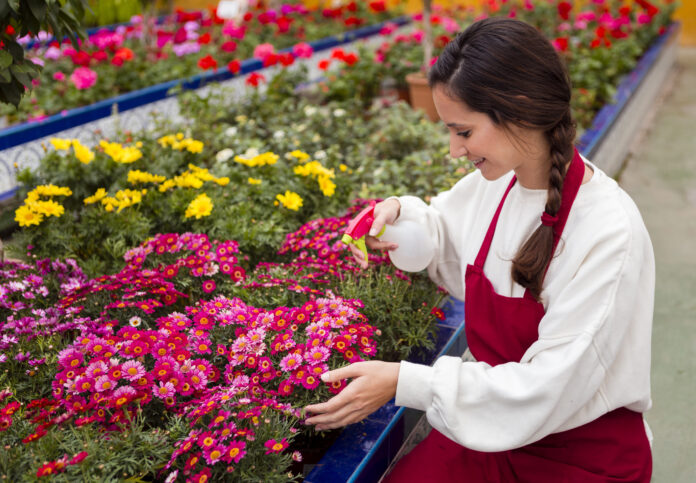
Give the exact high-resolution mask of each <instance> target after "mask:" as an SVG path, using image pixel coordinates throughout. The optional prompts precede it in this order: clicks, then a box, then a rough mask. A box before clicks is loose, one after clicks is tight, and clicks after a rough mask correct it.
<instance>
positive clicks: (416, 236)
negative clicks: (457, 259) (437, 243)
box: [379, 220, 435, 272]
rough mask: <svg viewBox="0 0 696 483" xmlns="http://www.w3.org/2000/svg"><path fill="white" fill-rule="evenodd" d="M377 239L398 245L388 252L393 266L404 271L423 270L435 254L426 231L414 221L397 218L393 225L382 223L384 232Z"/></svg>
mask: <svg viewBox="0 0 696 483" xmlns="http://www.w3.org/2000/svg"><path fill="white" fill-rule="evenodd" d="M379 239H380V240H381V241H388V242H394V243H396V244H397V245H399V247H398V248H396V249H395V250H388V253H389V258H390V259H391V261H392V263H393V264H394V266H395V267H396V268H398V269H399V270H403V271H404V272H420V271H421V270H424V269H425V268H426V267H427V266H428V265H429V264H430V262H431V261H432V259H433V257H434V256H435V247H434V245H433V241H432V240H431V238H430V235H429V234H428V231H427V230H426V229H425V227H424V226H422V225H420V224H418V223H416V222H415V221H411V220H397V221H396V223H394V224H393V225H384V233H383V234H382V235H381V236H380V237H379Z"/></svg>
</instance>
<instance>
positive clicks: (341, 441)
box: [304, 298, 466, 483]
mask: <svg viewBox="0 0 696 483" xmlns="http://www.w3.org/2000/svg"><path fill="white" fill-rule="evenodd" d="M442 310H443V311H444V312H445V320H444V321H442V322H440V323H439V324H438V326H439V331H438V340H437V346H436V349H435V351H433V353H432V354H429V355H428V356H427V357H426V360H415V361H413V362H420V363H424V364H428V365H431V364H432V363H433V362H435V360H436V359H437V358H438V357H440V356H443V355H455V356H459V355H461V354H462V353H463V352H464V350H465V349H466V338H465V336H464V302H462V301H461V300H457V299H454V298H449V299H447V301H446V302H445V304H444V306H443V307H442ZM405 412H406V408H403V407H398V406H395V405H394V400H393V399H392V400H391V401H390V402H389V403H387V404H385V405H384V406H382V407H381V408H380V409H379V410H378V411H376V412H375V413H374V414H372V415H371V416H370V417H368V418H366V419H365V420H364V421H362V422H360V423H356V424H353V425H350V426H348V427H346V428H345V429H344V430H343V432H342V433H341V435H340V436H339V438H338V440H336V441H335V442H334V444H333V445H332V446H331V448H329V450H328V451H327V452H326V454H325V455H324V456H323V458H322V459H321V461H319V463H318V464H317V465H316V467H314V468H313V469H312V471H311V472H310V473H309V474H308V475H307V477H306V478H305V480H304V481H305V482H306V483H320V482H321V483H329V482H330V483H338V482H351V483H352V482H376V481H379V479H380V477H381V476H382V474H383V473H384V472H385V471H386V470H387V468H388V466H389V464H390V463H391V461H392V460H393V458H394V456H396V453H397V452H398V451H399V448H401V445H402V443H403V442H404V438H405V436H406V434H405Z"/></svg>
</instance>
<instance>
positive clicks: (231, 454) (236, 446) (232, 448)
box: [224, 440, 246, 463]
mask: <svg viewBox="0 0 696 483" xmlns="http://www.w3.org/2000/svg"><path fill="white" fill-rule="evenodd" d="M245 447H246V443H245V442H244V441H236V440H235V441H231V442H230V444H228V445H227V448H225V456H224V460H225V461H226V462H227V463H232V462H234V463H239V460H241V459H242V458H243V457H244V455H246V451H245V450H244V448H245Z"/></svg>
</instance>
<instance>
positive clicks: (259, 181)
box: [247, 178, 262, 184]
mask: <svg viewBox="0 0 696 483" xmlns="http://www.w3.org/2000/svg"><path fill="white" fill-rule="evenodd" d="M247 181H248V182H249V184H261V181H262V180H260V179H257V178H247Z"/></svg>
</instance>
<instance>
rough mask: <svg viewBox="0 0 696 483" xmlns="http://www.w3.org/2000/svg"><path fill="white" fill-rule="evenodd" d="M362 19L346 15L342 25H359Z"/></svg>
mask: <svg viewBox="0 0 696 483" xmlns="http://www.w3.org/2000/svg"><path fill="white" fill-rule="evenodd" d="M363 21H364V20H363V19H361V18H358V17H348V18H347V19H345V20H344V21H343V23H344V25H345V26H346V27H352V26H356V27H357V26H359V25H360V24H362V23H363Z"/></svg>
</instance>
